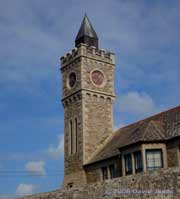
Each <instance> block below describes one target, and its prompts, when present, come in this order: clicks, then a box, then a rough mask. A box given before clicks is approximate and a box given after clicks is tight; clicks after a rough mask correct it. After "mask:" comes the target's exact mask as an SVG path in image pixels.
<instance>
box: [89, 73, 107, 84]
mask: <svg viewBox="0 0 180 199" xmlns="http://www.w3.org/2000/svg"><path fill="white" fill-rule="evenodd" d="M91 79H92V82H93V83H94V84H95V85H97V86H102V85H103V83H104V75H103V73H102V72H101V71H99V70H94V71H93V72H92V73H91Z"/></svg>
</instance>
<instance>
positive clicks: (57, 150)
mask: <svg viewBox="0 0 180 199" xmlns="http://www.w3.org/2000/svg"><path fill="white" fill-rule="evenodd" d="M47 153H48V155H49V156H50V157H51V158H53V159H57V158H59V157H60V156H61V155H63V154H64V135H62V134H60V135H59V136H58V145H57V146H56V147H53V146H50V147H49V148H48V150H47Z"/></svg>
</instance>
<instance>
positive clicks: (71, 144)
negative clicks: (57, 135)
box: [69, 120, 73, 154]
mask: <svg viewBox="0 0 180 199" xmlns="http://www.w3.org/2000/svg"><path fill="white" fill-rule="evenodd" d="M69 149H70V150H69V151H70V154H72V152H73V126H72V120H70V144H69Z"/></svg>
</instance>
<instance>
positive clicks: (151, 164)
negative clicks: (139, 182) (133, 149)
mask: <svg viewBox="0 0 180 199" xmlns="http://www.w3.org/2000/svg"><path fill="white" fill-rule="evenodd" d="M162 158H163V157H162V150H161V149H156V150H146V164H147V170H157V169H159V168H162V167H163V159H162Z"/></svg>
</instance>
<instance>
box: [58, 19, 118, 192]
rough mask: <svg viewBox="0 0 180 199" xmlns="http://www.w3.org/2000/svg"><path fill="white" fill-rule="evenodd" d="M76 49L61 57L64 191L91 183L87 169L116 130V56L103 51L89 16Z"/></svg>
mask: <svg viewBox="0 0 180 199" xmlns="http://www.w3.org/2000/svg"><path fill="white" fill-rule="evenodd" d="M75 46H76V47H75V48H74V49H73V50H72V51H71V52H69V53H67V54H66V55H65V56H63V57H61V73H62V104H63V107H64V141H65V144H64V152H65V171H64V181H63V187H64V188H66V187H72V186H81V185H84V184H86V183H87V180H86V173H85V171H84V167H83V166H84V165H85V164H86V163H87V162H88V160H89V159H90V158H91V157H92V156H93V154H94V153H95V151H96V150H97V149H98V147H100V146H101V145H102V144H103V142H104V141H105V140H106V138H108V137H109V136H110V135H111V134H112V130H113V129H112V128H113V114H112V108H113V107H112V106H113V102H114V64H115V63H114V54H113V53H111V52H108V51H105V50H102V49H99V47H98V36H97V34H96V32H95V30H94V29H93V27H92V25H91V23H90V21H89V19H88V17H87V16H86V15H85V16H84V19H83V22H82V24H81V27H80V30H79V32H78V34H77V37H76V40H75Z"/></svg>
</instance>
